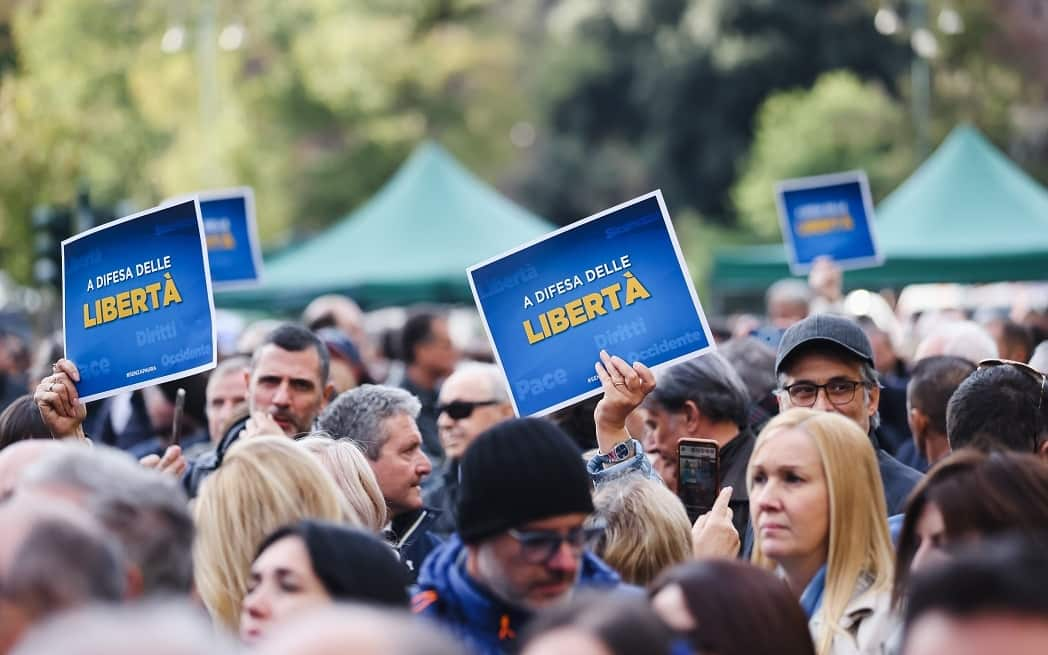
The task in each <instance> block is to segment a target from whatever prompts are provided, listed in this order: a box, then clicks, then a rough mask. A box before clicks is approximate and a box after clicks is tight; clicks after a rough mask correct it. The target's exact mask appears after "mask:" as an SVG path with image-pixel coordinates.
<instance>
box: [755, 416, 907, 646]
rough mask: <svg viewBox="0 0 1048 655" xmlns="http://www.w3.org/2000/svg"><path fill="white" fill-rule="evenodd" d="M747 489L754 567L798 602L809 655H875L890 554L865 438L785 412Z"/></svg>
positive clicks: (831, 421)
mask: <svg viewBox="0 0 1048 655" xmlns="http://www.w3.org/2000/svg"><path fill="white" fill-rule="evenodd" d="M747 480H748V485H749V490H750V512H751V517H752V521H753V530H754V548H753V560H754V562H755V563H756V564H758V565H761V566H764V567H765V568H769V569H777V570H778V571H779V573H780V574H781V575H782V576H783V577H784V578H785V579H786V582H787V583H788V584H789V586H790V588H791V590H792V591H793V592H794V593H795V594H796V595H797V597H798V598H799V599H800V603H801V607H802V608H803V609H804V611H805V613H806V614H807V616H808V627H809V629H810V630H811V633H812V637H813V639H814V640H815V647H816V652H817V653H818V654H819V655H839V654H844V653H879V652H881V650H882V648H883V645H884V642H885V640H886V639H887V638H888V636H889V635H890V633H891V631H892V620H891V613H890V606H891V582H892V561H893V551H892V545H891V541H890V539H889V536H888V523H887V518H886V517H887V513H886V510H885V504H884V494H883V490H882V485H881V478H880V474H879V473H878V469H877V460H876V456H875V455H874V452H873V446H872V445H871V444H870V441H869V438H868V437H867V436H866V435H865V434H863V432H862V430H860V429H859V428H858V426H857V425H856V424H855V423H854V422H853V421H851V420H849V419H847V418H845V417H844V416H841V415H839V414H834V413H832V412H817V411H814V410H810V409H791V410H789V411H787V412H785V413H783V414H780V415H779V416H777V417H775V418H774V419H772V420H771V421H770V422H769V423H768V425H767V426H766V427H765V428H764V430H762V431H761V433H760V435H759V436H758V437H757V442H756V444H755V445H754V448H753V455H752V457H751V458H750V463H749V469H748V475H747Z"/></svg>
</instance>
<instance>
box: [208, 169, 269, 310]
mask: <svg viewBox="0 0 1048 655" xmlns="http://www.w3.org/2000/svg"><path fill="white" fill-rule="evenodd" d="M197 197H198V198H200V213H201V215H202V216H203V219H204V234H205V235H206V237H207V254H208V260H209V261H210V262H211V283H212V284H213V285H214V287H215V289H216V290H218V291H224V290H228V289H242V288H246V287H251V286H257V285H258V284H260V283H261V282H262V253H261V248H260V246H259V241H258V227H257V226H256V224H255V196H254V193H253V192H252V191H251V188H250V187H240V188H236V189H223V190H220V191H207V192H201V193H200V194H198V196H197Z"/></svg>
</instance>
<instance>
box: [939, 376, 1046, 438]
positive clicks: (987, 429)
mask: <svg viewBox="0 0 1048 655" xmlns="http://www.w3.org/2000/svg"><path fill="white" fill-rule="evenodd" d="M946 433H947V435H948V436H949V438H950V446H951V447H952V448H953V450H959V449H961V448H966V447H972V448H978V449H980V450H987V451H990V450H1012V451H1015V452H1020V453H1036V454H1039V455H1041V456H1044V455H1045V454H1046V453H1048V378H1046V377H1045V375H1044V374H1043V373H1041V372H1040V371H1036V370H1034V369H1033V368H1030V367H1029V366H1028V365H1026V364H1022V363H1020V362H1007V361H1003V360H985V361H983V362H980V364H979V368H978V369H976V371H975V372H974V373H972V374H971V375H969V376H968V378H967V379H965V381H964V382H962V383H961V384H960V386H958V387H957V391H955V392H954V394H953V396H951V397H950V403H949V405H947V407H946Z"/></svg>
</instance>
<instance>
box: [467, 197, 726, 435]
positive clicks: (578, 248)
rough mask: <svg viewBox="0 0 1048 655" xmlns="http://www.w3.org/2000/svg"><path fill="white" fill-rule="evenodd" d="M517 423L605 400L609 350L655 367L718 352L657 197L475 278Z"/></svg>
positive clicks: (559, 235) (483, 266) (505, 258)
mask: <svg viewBox="0 0 1048 655" xmlns="http://www.w3.org/2000/svg"><path fill="white" fill-rule="evenodd" d="M467 276H468V277H469V283H470V286H471V287H472V289H473V297H474V299H475V300H476V303H477V308H478V309H479V310H480V315H481V318H482V320H483V321H484V326H485V329H486V330H487V332H488V337H489V338H490V339H491V343H492V346H493V347H494V350H495V356H496V358H497V359H498V362H499V365H500V366H501V367H502V370H503V372H504V373H505V375H506V381H507V384H508V385H509V391H510V397H511V399H512V401H513V405H514V409H515V410H516V412H517V415H518V416H526V415H540V414H547V413H549V412H552V411H555V410H557V409H560V408H562V407H566V406H568V405H572V404H574V403H576V402H578V401H580V400H583V399H585V398H588V397H590V396H593V395H595V394H597V393H600V381H599V380H598V379H597V375H596V372H595V371H594V364H595V363H596V362H597V361H598V360H599V353H600V351H601V350H602V349H604V350H607V351H608V352H609V353H611V354H613V355H618V356H620V357H622V358H623V359H625V360H626V361H627V362H630V363H633V362H634V361H639V362H643V363H644V364H646V365H647V366H649V367H652V368H655V367H660V366H668V365H671V364H674V363H676V362H679V361H682V360H684V359H689V358H691V357H694V356H696V355H698V354H700V353H702V352H704V351H706V350H708V349H709V348H710V347H711V346H712V344H713V337H712V335H711V334H710V330H709V326H708V324H707V322H706V317H705V315H704V314H703V311H702V306H701V305H700V304H699V299H698V296H697V295H696V294H695V288H694V287H693V286H692V282H691V276H690V275H689V274H688V269H687V267H686V266H685V264H684V257H683V256H682V255H681V251H680V246H679V245H678V243H677V237H676V235H675V234H674V232H673V225H672V223H671V222H670V217H669V213H668V212H667V211H666V205H665V203H664V202H663V199H662V194H661V192H659V191H654V192H652V193H649V194H647V195H645V196H641V197H640V198H636V199H634V200H631V201H629V202H627V203H624V204H622V205H619V206H617V207H613V208H611V209H608V210H606V211H603V212H601V213H599V214H596V215H594V216H590V217H589V218H585V219H583V220H581V221H579V222H577V223H575V224H573V225H569V226H567V227H564V228H561V229H559V230H557V231H556V232H552V233H550V234H548V235H546V236H544V237H541V238H540V239H537V240H535V241H532V242H530V243H527V244H524V245H523V246H520V247H519V248H516V249H514V250H512V251H510V252H507V253H503V254H501V255H499V256H497V257H494V258H492V259H489V260H487V261H485V262H481V263H480V264H476V265H474V266H471V267H470V268H469V269H468V271H467Z"/></svg>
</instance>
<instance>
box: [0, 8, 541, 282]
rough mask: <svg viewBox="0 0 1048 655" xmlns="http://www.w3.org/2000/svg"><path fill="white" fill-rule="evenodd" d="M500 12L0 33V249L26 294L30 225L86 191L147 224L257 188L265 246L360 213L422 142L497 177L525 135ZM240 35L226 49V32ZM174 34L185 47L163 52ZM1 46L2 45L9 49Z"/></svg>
mask: <svg viewBox="0 0 1048 655" xmlns="http://www.w3.org/2000/svg"><path fill="white" fill-rule="evenodd" d="M491 4H492V2H491V1H490V0H387V1H383V2H376V1H374V0H303V1H302V2H281V1H279V0H258V1H257V2H250V3H232V2H228V1H227V0H193V1H190V2H185V3H139V2H132V1H130V0H108V1H105V2H91V3H86V2H80V1H79V0H48V2H40V3H37V2H22V3H17V4H16V5H14V9H13V10H12V11H11V13H10V15H9V16H7V17H6V21H5V20H4V17H2V16H0V23H3V24H4V25H5V26H6V27H7V28H8V29H9V33H10V34H11V35H12V39H13V41H12V42H13V44H14V45H13V47H14V57H12V58H10V60H11V61H13V62H14V63H13V65H8V61H9V59H8V57H7V56H6V55H5V51H4V49H3V40H2V38H0V75H2V76H3V77H2V78H0V243H5V244H8V249H7V251H6V252H3V253H0V254H2V255H3V257H4V258H3V264H2V265H3V266H4V268H6V269H9V270H12V271H14V272H15V273H16V274H17V275H18V277H20V278H22V279H23V280H24V279H26V278H27V276H28V264H29V257H28V255H27V253H26V251H27V249H25V248H18V247H16V246H15V245H14V244H18V243H25V242H26V240H27V238H28V231H29V226H28V221H29V213H30V208H31V207H32V206H33V205H34V204H36V203H69V202H71V201H72V198H73V196H74V194H75V192H76V187H77V184H78V182H81V181H86V182H87V183H89V184H90V186H91V191H92V195H93V197H94V198H95V199H96V200H98V201H101V202H107V203H109V202H114V201H116V200H119V199H123V198H131V199H133V200H134V201H135V203H136V204H137V205H138V206H139V207H145V206H149V205H151V204H153V203H155V202H156V201H158V200H160V199H162V198H164V197H166V196H170V195H174V194H181V193H185V192H188V191H193V190H197V189H204V188H215V187H220V186H229V185H240V184H247V185H251V186H253V187H254V188H255V191H256V198H257V207H258V214H259V222H260V228H261V233H262V237H263V240H264V241H268V242H270V243H274V242H282V241H287V240H290V239H293V238H295V237H297V236H301V235H304V234H308V233H311V232H314V231H316V230H317V229H319V228H321V227H324V226H326V225H328V224H330V223H331V222H332V221H334V220H337V219H338V218H340V217H342V216H344V215H345V214H346V213H348V212H349V211H350V210H351V209H352V208H353V207H354V206H355V205H356V204H358V203H359V202H361V201H363V200H365V199H367V198H368V197H369V196H370V195H371V194H372V193H373V192H374V191H375V190H376V189H377V188H378V187H379V186H380V185H381V184H382V183H383V182H384V181H385V180H386V179H387V178H388V176H389V174H390V173H391V172H392V171H393V170H394V169H395V168H396V166H397V165H399V163H400V162H401V161H402V160H403V158H404V157H405V156H406V155H407V154H408V153H409V152H410V151H411V149H412V148H413V147H414V146H415V145H416V144H417V143H418V142H419V141H420V140H422V139H425V138H428V137H431V138H437V139H439V140H440V141H441V142H443V143H444V144H445V145H447V146H448V147H450V148H451V150H453V151H454V152H455V153H456V154H457V155H459V156H460V157H462V158H463V159H464V160H465V161H466V163H467V165H470V166H471V167H472V168H474V169H475V170H479V171H481V172H489V174H490V171H492V170H493V169H494V168H496V167H497V166H496V165H497V164H498V163H499V162H501V161H504V160H505V159H506V157H507V156H508V155H509V153H510V148H511V146H510V144H509V141H508V139H507V138H506V134H507V133H508V131H509V127H510V125H512V124H513V122H515V121H516V120H518V114H519V112H520V110H519V107H521V106H523V103H522V102H520V99H519V97H520V91H519V88H518V86H517V85H516V84H514V74H515V68H514V66H515V62H516V59H515V56H516V50H515V42H514V40H513V39H512V38H511V37H512V35H511V34H510V33H508V32H506V31H504V30H503V31H499V30H494V29H491V20H493V18H492V16H491V12H490V11H489V9H490V6H491ZM230 23H240V24H242V25H243V26H244V28H245V30H246V39H245V40H244V42H243V46H242V47H241V48H240V49H238V50H235V51H225V50H221V49H219V48H218V47H217V41H218V35H219V33H220V31H221V30H222V28H223V27H224V26H225V25H228V24H230ZM174 26H181V27H183V28H184V30H185V37H184V45H183V47H182V48H181V49H180V50H178V51H177V52H174V53H173V54H169V53H165V52H164V51H162V50H161V47H160V45H161V39H162V37H163V35H164V34H165V31H167V30H168V29H170V28H172V27H174ZM3 34H4V32H3V30H0V37H2V36H3Z"/></svg>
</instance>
